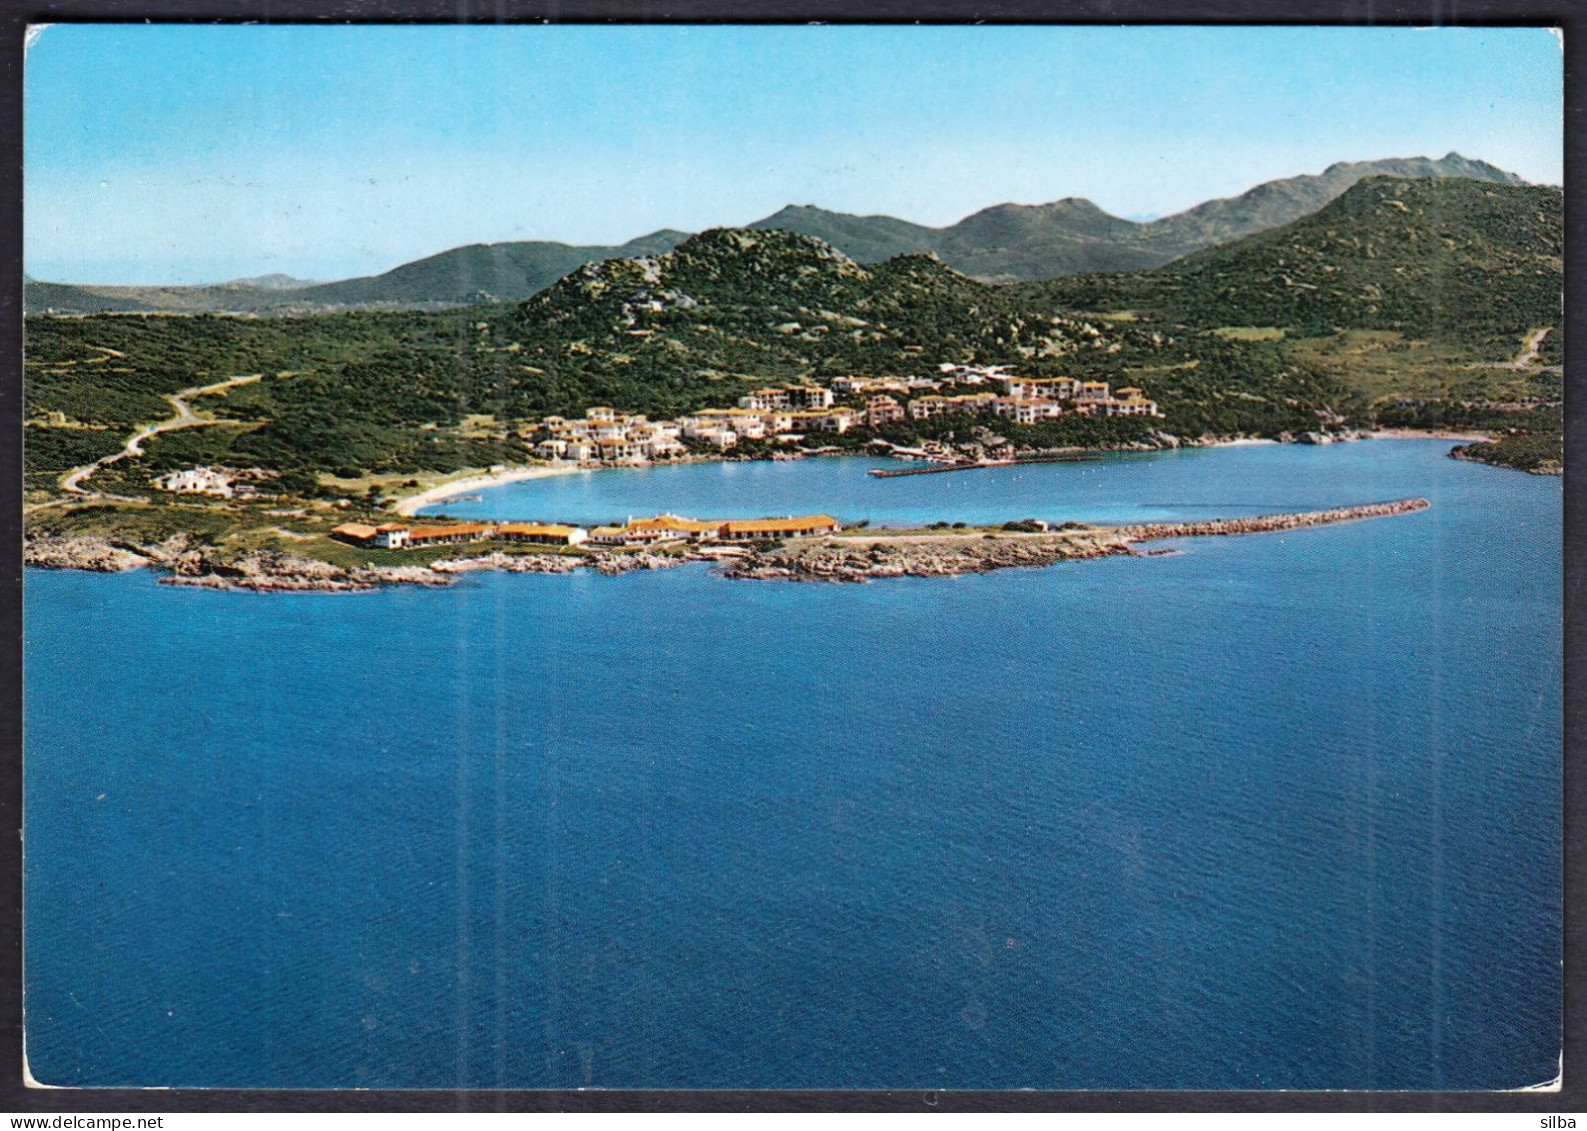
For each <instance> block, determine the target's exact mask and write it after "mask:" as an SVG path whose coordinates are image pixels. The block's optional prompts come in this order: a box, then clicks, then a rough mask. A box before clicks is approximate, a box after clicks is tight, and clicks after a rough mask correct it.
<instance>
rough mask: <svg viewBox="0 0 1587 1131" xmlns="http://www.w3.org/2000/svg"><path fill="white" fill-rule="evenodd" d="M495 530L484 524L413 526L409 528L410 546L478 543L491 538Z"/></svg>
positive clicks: (408, 538) (408, 539) (464, 523)
mask: <svg viewBox="0 0 1587 1131" xmlns="http://www.w3.org/2000/svg"><path fill="white" fill-rule="evenodd" d="M494 530H495V528H494V527H493V526H490V525H488V524H486V523H482V522H458V523H449V524H447V525H446V526H412V527H409V528H408V537H407V543H408V545H410V546H444V545H448V544H451V543H455V542H478V541H480V540H481V539H483V538H489V537H490V536H491V534H492V533H493V532H494Z"/></svg>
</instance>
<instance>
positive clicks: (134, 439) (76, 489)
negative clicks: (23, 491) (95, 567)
mask: <svg viewBox="0 0 1587 1131" xmlns="http://www.w3.org/2000/svg"><path fill="white" fill-rule="evenodd" d="M263 376H264V374H263V373H250V374H248V375H247V376H244V377H228V378H227V379H226V380H224V381H216V382H215V383H214V384H213V385H195V386H193V387H192V388H191V389H183V390H182V391H181V392H177V393H165V394H164V397H165V400H166V401H167V402H168V403H169V404H170V406H171V408H172V409H174V410H175V412H176V415H174V416H172V417H170V418H169V419H166V420H161V421H159V422H158V423H155V424H145V425H144V426H143V427H141V428H139V429H138V430H137V431H136V432H134V433H133V434H132V436H131V437H130V438H129V439H128V440H127V442H126V443H125V444H124V445H122V448H121V450H120V451H119V452H116V453H115V454H113V455H108V456H105V457H104V458H103V459H99V460H95V461H94V462H93V463H90V464H85V465H83V466H82V467H75V468H73V469H72V470H71V471H68V472H67V473H66V474H65V475H63V476H61V481H60V486H61V490H62V491H65V492H67V493H68V494H72V495H84V496H90V495H91V496H98V497H101V498H118V499H119V498H122V497H123V496H120V495H103V494H101V493H100V492H98V491H90V490H88V489H86V488H85V487H84V486H83V484H84V482H86V481H87V480H88V478H89V476H91V475H93V474H94V472H96V471H98V470H99V469H100V468H102V467H108V466H109V465H110V464H113V463H115V462H116V461H117V460H120V459H126V458H127V457H128V456H141V455H142V454H143V442H144V441H145V440H149V439H152V438H154V437H155V436H158V435H159V434H160V433H161V432H175V431H176V430H177V429H178V428H199V427H202V426H204V425H206V424H235V423H236V421H232V420H214V419H212V418H209V417H204V416H200V415H198V413H196V412H194V411H193V409H192V406H190V405H189V404H188V403H187V398H188V397H201V396H207V395H209V394H211V393H223V392H225V391H226V390H228V389H234V388H236V387H237V386H238V385H251V384H252V383H253V382H255V381H257V380H259V379H260V378H261V377H263Z"/></svg>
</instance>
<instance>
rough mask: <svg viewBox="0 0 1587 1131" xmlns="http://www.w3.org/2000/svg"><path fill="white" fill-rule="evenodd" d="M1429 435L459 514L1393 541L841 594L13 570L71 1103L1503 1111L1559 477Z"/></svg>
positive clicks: (632, 584)
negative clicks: (224, 1099) (1141, 1102)
mask: <svg viewBox="0 0 1587 1131" xmlns="http://www.w3.org/2000/svg"><path fill="white" fill-rule="evenodd" d="M1447 448H1448V444H1445V443H1437V442H1392V443H1391V442H1375V443H1361V444H1352V445H1339V446H1331V447H1324V448H1305V447H1295V446H1285V447H1250V448H1229V449H1220V450H1214V451H1200V452H1184V453H1177V454H1166V455H1161V456H1149V457H1131V458H1120V459H1110V460H1108V461H1106V462H1103V463H1100V464H1072V465H1050V466H1045V467H1040V468H1020V469H1009V470H1005V471H978V472H967V473H963V474H954V475H935V476H919V477H914V478H905V479H894V480H875V479H872V478H869V477H867V476H865V475H864V471H865V469H866V467H868V466H871V463H870V462H868V461H864V460H835V459H829V460H812V461H806V462H803V463H790V464H732V465H697V466H691V467H684V468H676V469H665V470H655V471H643V472H603V473H598V474H589V475H578V476H566V477H561V478H556V479H547V480H540V481H535V482H531V483H524V484H518V485H514V486H511V487H503V488H500V489H498V490H494V491H490V492H487V493H486V497H485V500H484V501H483V502H481V503H477V504H449V505H447V506H445V507H443V508H442V509H443V510H446V511H448V512H449V513H456V514H462V513H475V514H490V515H497V516H502V517H508V516H510V517H523V518H535V517H544V518H567V519H578V520H585V521H596V520H606V519H612V518H621V517H623V516H625V515H626V514H628V513H634V514H640V513H650V512H654V511H656V510H660V509H667V510H674V511H678V512H680V513H684V514H695V515H700V516H710V515H745V514H766V513H787V512H790V511H805V510H827V511H831V512H832V513H835V514H838V515H840V516H842V517H845V518H848V519H859V518H869V519H870V520H871V521H873V522H875V523H878V524H881V523H902V522H914V521H921V520H926V519H940V518H946V519H963V520H966V521H985V520H990V519H1006V518H1019V517H1025V516H1027V515H1034V516H1036V517H1042V518H1052V519H1062V518H1065V517H1076V518H1091V519H1116V520H1121V521H1127V520H1135V519H1141V518H1147V517H1151V518H1160V517H1170V516H1172V517H1191V516H1203V515H1217V514H1250V513H1260V512H1265V511H1273V510H1283V509H1300V508H1310V507H1321V506H1333V505H1344V504H1354V503H1362V502H1373V501H1378V500H1384V499H1392V498H1397V497H1401V496H1405V495H1414V494H1420V495H1425V496H1427V497H1428V498H1429V499H1431V500H1432V503H1433V506H1432V508H1431V509H1430V510H1427V511H1423V512H1420V513H1415V514H1411V515H1407V516H1404V517H1399V518H1394V519H1386V520H1378V521H1371V522H1359V523H1352V524H1346V525H1339V526H1331V527H1323V528H1316V529H1310V530H1304V531H1296V532H1290V533H1285V534H1269V535H1261V536H1255V537H1247V538H1215V539H1199V540H1194V541H1184V542H1181V543H1178V544H1177V545H1176V546H1175V548H1177V549H1179V550H1181V551H1182V552H1181V553H1179V554H1177V555H1173V556H1163V557H1150V558H1110V559H1105V560H1100V561H1091V562H1074V563H1065V564H1061V565H1058V566H1055V567H1052V568H1048V569H1042V570H1011V571H1003V572H998V573H992V574H984V575H976V576H969V577H961V578H953V579H901V580H893V581H887V582H878V583H874V584H870V585H849V586H840V585H800V584H787V583H775V582H734V581H728V580H725V579H723V578H721V577H719V576H717V575H716V574H714V573H713V572H712V570H711V567H709V566H706V565H703V564H702V565H697V566H686V567H683V568H679V569H674V570H668V571H659V572H638V573H631V574H626V575H623V576H620V577H602V576H599V575H595V574H593V573H589V572H587V571H580V572H577V573H574V574H569V575H559V576H540V575H502V574H479V575H472V576H470V577H469V579H468V580H467V581H466V582H464V583H462V584H460V585H458V586H457V587H455V588H452V589H448V590H424V589H417V588H395V589H390V590H385V591H381V592H378V593H374V594H366V595H336V594H301V595H275V596H259V595H252V594H235V593H218V592H209V591H196V590H187V589H180V588H171V587H166V586H161V585H159V584H157V582H156V578H155V577H154V576H152V575H151V574H149V573H147V572H140V573H131V574H124V575H116V576H101V575H94V574H88V573H75V572H61V573H50V572H40V571H31V572H29V574H28V575H27V578H26V590H25V591H26V597H25V600H26V610H25V612H26V630H25V631H26V663H27V669H26V727H27V733H26V749H25V753H26V769H25V779H26V791H27V795H26V829H25V839H26V893H25V914H26V939H25V942H26V1008H27V1020H26V1026H27V1053H28V1058H29V1062H30V1066H31V1069H32V1072H33V1074H34V1075H35V1076H36V1077H37V1078H39V1079H40V1080H42V1081H44V1082H46V1083H50V1084H59V1085H101V1086H103V1085H163V1086H176V1087H184V1086H217V1087H221V1086H224V1087H244V1086H247V1087H326V1088H330V1087H349V1086H357V1087H371V1088H394V1087H403V1088H413V1087H418V1088H429V1087H435V1088H451V1087H537V1088H538V1087H554V1088H568V1087H584V1086H594V1087H623V1088H627V1087H641V1088H652V1087H687V1088H737V1087H753V1088H794V1087H797V1088H910V1089H936V1088H1053V1089H1057V1088H1062V1089H1073V1088H1197V1089H1201V1088H1212V1089H1218V1088H1243V1089H1246V1088H1256V1089H1261V1088H1285V1089H1293V1088H1328V1089H1339V1088H1352V1089H1353V1088H1378V1089H1389V1088H1393V1089H1400V1088H1411V1089H1446V1088H1447V1089H1496V1088H1514V1087H1521V1086H1525V1085H1530V1084H1536V1083H1539V1082H1541V1081H1545V1080H1549V1079H1551V1078H1553V1077H1554V1076H1555V1074H1556V1072H1557V1069H1558V1054H1559V1048H1560V1018H1561V1013H1560V994H1561V974H1560V957H1561V928H1560V915H1561V890H1560V884H1561V875H1560V852H1561V812H1560V810H1561V782H1560V775H1561V722H1560V713H1561V655H1560V636H1561V626H1560V618H1561V588H1560V569H1561V521H1560V515H1561V484H1560V481H1559V480H1558V479H1545V478H1537V477H1531V476H1526V475H1523V474H1520V473H1517V472H1511V471H1505V470H1500V469H1495V468H1489V467H1484V466H1479V465H1473V464H1465V463H1459V462H1456V461H1454V460H1450V459H1448V458H1446V456H1445V454H1444V453H1445V452H1446V451H1447Z"/></svg>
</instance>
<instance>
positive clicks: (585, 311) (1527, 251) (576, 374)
mask: <svg viewBox="0 0 1587 1131" xmlns="http://www.w3.org/2000/svg"><path fill="white" fill-rule="evenodd" d="M1092 222H1094V223H1105V221H1101V220H1097V219H1096V218H1095V217H1093V218H1092ZM1560 233H1561V218H1560V192H1559V190H1557V189H1546V188H1532V187H1519V186H1506V185H1495V184H1488V183H1480V182H1474V181H1458V180H1447V181H1408V180H1388V179H1375V180H1368V181H1365V182H1362V183H1360V184H1358V185H1357V186H1356V187H1355V188H1353V189H1352V190H1350V191H1349V192H1347V193H1345V194H1344V196H1342V197H1340V198H1339V199H1338V200H1337V201H1335V202H1334V203H1333V204H1331V205H1329V206H1328V207H1327V208H1325V209H1324V210H1323V211H1322V212H1320V213H1318V214H1317V215H1315V216H1312V217H1307V218H1305V219H1303V220H1300V221H1297V222H1296V223H1293V224H1291V225H1288V226H1286V227H1285V228H1282V229H1280V230H1278V231H1275V232H1270V233H1264V234H1262V235H1258V236H1254V237H1248V238H1247V239H1245V240H1242V241H1240V242H1238V243H1236V244H1234V245H1231V246H1229V247H1226V248H1219V249H1214V250H1211V251H1206V252H1202V253H1198V254H1197V255H1195V256H1190V257H1187V258H1185V259H1183V260H1180V261H1178V262H1175V263H1173V264H1170V265H1168V266H1166V267H1162V268H1159V269H1157V270H1154V271H1148V272H1139V273H1135V274H1129V275H1099V276H1089V277H1084V278H1077V279H1072V280H1058V281H1052V282H1047V283H1039V284H1024V285H1018V286H990V285H987V284H985V283H981V282H977V281H976V280H974V279H972V278H969V277H968V276H966V275H964V274H961V273H959V272H958V271H955V270H954V269H952V268H951V267H949V266H947V265H946V264H945V263H943V262H942V261H941V260H939V259H937V258H935V257H933V256H929V255H909V256H902V257H898V258H894V259H891V260H888V261H886V262H884V263H881V264H878V265H873V266H866V265H862V264H860V263H857V262H856V261H855V260H853V259H852V258H850V257H849V256H847V255H845V254H843V253H842V252H840V251H838V250H836V249H834V248H832V247H831V246H829V245H827V244H825V243H822V242H821V241H819V240H816V239H813V238H811V237H808V236H803V235H798V234H794V233H789V232H783V231H775V230H771V231H761V230H745V229H718V230H714V231H710V232H706V233H703V234H701V235H699V236H695V237H692V238H690V239H688V240H686V241H684V242H683V243H681V244H679V245H678V246H677V247H676V248H674V249H673V250H671V251H667V252H663V253H660V254H655V255H648V256H642V257H638V258H630V259H615V260H608V261H605V262H601V263H592V264H586V265H583V266H580V267H578V268H576V269H575V270H573V271H572V272H571V273H569V274H568V275H566V276H565V277H564V278H562V279H561V280H559V281H558V282H557V283H556V284H554V285H553V286H551V287H549V288H547V289H545V290H543V291H541V292H540V293H538V294H536V295H534V296H533V297H531V298H529V299H528V300H526V301H524V302H521V303H516V304H512V303H503V304H493V305H492V304H482V305H475V306H469V307H460V308H453V309H448V310H441V311H434V312H389V313H349V314H336V315H321V316H316V317H307V318H291V319H285V318H283V319H250V318H231V317H220V316H200V317H165V316H97V317H90V318H38V317H34V318H29V319H28V320H27V324H26V347H27V356H26V409H27V416H28V418H29V420H30V422H31V423H30V427H29V430H28V431H29V439H30V442H29V444H28V445H27V446H26V449H25V454H26V456H27V468H28V471H29V485H30V487H32V488H34V489H37V490H41V491H43V490H47V489H48V488H49V485H50V483H51V481H52V477H53V476H55V475H59V474H60V473H61V472H63V471H65V470H67V469H68V468H70V467H73V466H76V465H78V464H80V463H82V462H86V461H87V460H88V459H91V458H96V457H97V455H101V454H104V453H105V452H106V451H108V450H114V445H113V444H112V443H111V441H112V440H113V438H114V437H115V436H118V435H119V436H122V437H125V436H126V435H128V434H130V433H131V432H132V431H133V430H134V429H135V428H136V427H137V426H138V425H139V424H140V423H145V422H151V421H155V420H159V419H163V418H165V417H167V416H169V415H170V412H171V409H170V406H169V405H168V404H167V403H166V402H165V401H164V400H163V399H162V394H167V393H172V392H176V391H178V390H181V389H184V388H189V387H196V386H200V385H204V384H208V383H211V382H214V381H217V380H220V379H222V378H225V377H228V376H232V375H236V374H247V373H262V374H264V375H265V377H264V379H262V380H260V381H258V382H256V383H253V384H249V385H246V386H242V387H238V388H235V389H232V390H231V391H230V392H229V393H228V394H226V395H225V396H224V397H221V396H216V397H212V398H204V400H205V401H208V402H213V403H209V404H206V405H203V406H200V407H202V408H205V409H207V410H208V411H211V412H213V413H214V415H215V416H217V417H218V418H223V419H227V420H230V421H233V422H234V426H226V427H220V426H210V427H205V428H201V429H193V430H190V431H184V432H175V433H170V434H168V435H166V436H162V437H160V438H159V440H157V441H155V442H153V443H152V444H151V445H150V446H149V453H148V455H147V456H146V457H145V459H143V460H142V461H129V462H127V463H125V464H118V465H116V466H115V467H114V468H113V469H110V470H108V471H107V472H105V473H103V475H102V476H96V483H102V484H104V485H103V486H101V488H100V489H102V490H110V489H113V488H115V487H116V486H117V485H118V484H121V485H123V486H124V487H125V489H126V490H127V491H128V492H129V493H132V492H135V491H136V490H138V489H139V487H140V484H141V485H142V486H144V487H145V488H146V484H147V479H148V476H149V475H150V474H152V473H153V472H155V471H157V470H159V469H161V468H169V467H170V466H174V465H180V464H183V463H185V464H187V465H191V464H193V463H201V462H219V463H228V464H232V465H237V466H260V467H267V468H273V469H276V470H279V471H282V472H285V473H288V474H289V475H290V476H292V477H294V478H293V479H292V480H291V481H292V482H293V483H295V484H297V485H298V486H299V487H301V488H304V489H309V488H312V487H313V486H314V485H315V484H316V483H321V484H323V483H324V479H323V476H325V475H326V474H330V473H334V474H335V475H336V476H338V477H339V478H340V479H341V480H346V481H355V480H359V479H360V478H362V477H365V476H367V475H370V474H374V475H384V476H390V475H399V476H400V475H411V474H418V473H425V472H445V471H451V470H456V469H459V468H465V467H479V466H484V465H488V464H495V463H511V462H521V461H522V460H524V459H526V458H527V457H528V448H527V446H526V444H525V442H524V440H523V436H522V434H523V431H524V423H525V422H526V421H528V420H531V419H535V418H538V417H540V416H542V415H545V414H548V413H561V414H576V413H582V412H583V411H584V409H585V408H587V407H589V406H590V405H593V404H609V405H613V406H615V407H618V408H620V409H623V410H626V411H633V412H644V413H648V414H649V415H651V416H652V417H656V418H664V417H671V416H675V415H677V414H679V413H682V412H686V411H691V410H695V409H698V408H703V407H712V406H726V405H731V404H732V403H734V401H735V399H736V398H737V397H738V396H740V395H741V394H742V393H743V392H745V391H747V390H748V389H751V388H754V387H756V386H758V385H763V384H766V383H772V382H786V381H790V380H797V379H805V378H813V379H823V378H829V377H833V376H838V375H844V374H876V375H911V374H930V373H933V372H935V370H936V368H937V366H938V364H939V363H942V362H953V363H976V364H1001V365H1008V366H1011V367H1013V368H1014V369H1015V371H1017V372H1020V373H1023V374H1028V375H1033V376H1040V375H1056V374H1072V375H1076V376H1084V377H1087V378H1097V379H1102V380H1108V381H1112V382H1114V383H1116V384H1135V385H1141V386H1144V387H1146V388H1147V390H1148V392H1149V395H1150V396H1151V397H1152V398H1153V399H1154V400H1156V401H1157V402H1158V404H1159V406H1160V407H1161V409H1162V412H1163V414H1164V415H1163V416H1162V417H1161V418H1146V417H1137V418H1129V419H1120V420H1113V421H1106V422H1095V421H1086V420H1084V419H1081V418H1078V417H1069V418H1065V419H1063V420H1060V421H1056V422H1053V423H1052V424H1049V425H1043V426H1040V429H1039V430H1035V431H1030V432H1025V433H1021V435H1022V436H1023V437H1024V439H1025V440H1026V442H1028V443H1031V444H1044V445H1053V444H1062V443H1122V442H1131V441H1138V442H1148V443H1155V442H1159V440H1158V439H1157V438H1156V435H1155V434H1157V433H1167V434H1172V435H1175V436H1180V437H1192V438H1193V437H1199V436H1203V435H1229V434H1251V435H1267V436H1278V435H1281V434H1284V433H1290V434H1293V435H1298V434H1301V433H1304V432H1308V431H1314V430H1319V429H1325V428H1328V427H1337V426H1340V425H1346V424H1348V425H1357V426H1365V425H1371V424H1375V423H1387V424H1397V425H1406V426H1418V427H1427V426H1438V427H1463V428H1482V429H1489V430H1493V429H1505V430H1508V429H1515V430H1517V433H1516V434H1517V435H1525V436H1530V437H1535V438H1534V439H1530V440H1526V441H1525V442H1521V441H1514V442H1512V443H1510V444H1509V446H1508V448H1504V449H1503V450H1501V451H1500V455H1501V456H1502V454H1503V451H1504V450H1520V449H1523V448H1524V449H1526V450H1528V451H1531V450H1534V449H1538V448H1539V447H1540V446H1546V444H1547V443H1548V442H1550V441H1549V440H1548V437H1550V436H1557V433H1558V430H1559V407H1558V405H1559V401H1560V389H1561V384H1562V380H1563V378H1562V376H1561V374H1560V373H1559V371H1558V367H1557V365H1554V364H1553V363H1554V362H1556V361H1557V360H1558V357H1559V351H1560V343H1559V336H1558V331H1557V330H1551V331H1549V332H1548V333H1544V334H1542V335H1541V337H1540V336H1539V332H1540V331H1542V330H1544V328H1547V327H1555V326H1557V324H1558V321H1559V290H1560V285H1561V280H1562V275H1561V259H1560V252H1561V235H1560ZM1526 343H1531V344H1532V346H1533V347H1535V348H1533V349H1532V350H1530V351H1529V350H1528V349H1527V346H1526ZM1518 355H1519V356H1518ZM956 427H957V428H963V427H967V425H965V424H963V423H962V422H961V423H955V422H954V421H952V420H951V419H949V418H943V419H942V420H938V421H934V422H932V423H931V424H930V425H929V426H927V425H920V426H916V425H905V426H902V427H899V428H895V429H894V430H893V431H891V432H890V433H889V436H890V438H893V439H897V440H908V439H911V438H913V437H920V436H925V435H930V434H933V433H934V432H935V431H940V430H942V429H953V428H956ZM999 427H1003V426H1002V425H1000V426H999ZM1008 427H1014V426H1008ZM1028 427H1030V428H1033V429H1035V428H1036V427H1037V426H1028ZM846 442H848V441H846ZM852 442H857V443H864V442H865V437H864V436H863V435H861V436H858V437H854V438H852ZM1475 454H1477V455H1478V456H1482V455H1483V454H1484V453H1483V452H1478V453H1475ZM140 477H141V478H140ZM327 489H329V488H327Z"/></svg>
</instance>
